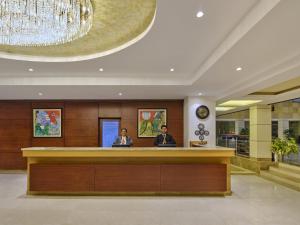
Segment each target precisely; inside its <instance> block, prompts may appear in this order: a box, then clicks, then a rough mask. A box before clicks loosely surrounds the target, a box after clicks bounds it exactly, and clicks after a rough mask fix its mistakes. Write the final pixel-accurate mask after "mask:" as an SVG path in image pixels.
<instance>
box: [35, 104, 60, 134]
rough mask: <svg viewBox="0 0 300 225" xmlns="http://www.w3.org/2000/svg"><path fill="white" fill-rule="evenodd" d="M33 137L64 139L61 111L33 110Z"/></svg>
mask: <svg viewBox="0 0 300 225" xmlns="http://www.w3.org/2000/svg"><path fill="white" fill-rule="evenodd" d="M33 137H45V138H51V137H62V126H61V109H33Z"/></svg>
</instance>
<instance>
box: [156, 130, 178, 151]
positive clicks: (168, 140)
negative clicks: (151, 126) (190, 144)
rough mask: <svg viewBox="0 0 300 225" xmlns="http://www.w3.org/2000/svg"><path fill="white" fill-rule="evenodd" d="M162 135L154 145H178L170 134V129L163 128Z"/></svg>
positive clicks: (157, 137) (158, 136)
mask: <svg viewBox="0 0 300 225" xmlns="http://www.w3.org/2000/svg"><path fill="white" fill-rule="evenodd" d="M160 129H161V134H159V135H157V136H156V138H155V141H154V145H155V146H158V145H162V144H176V142H175V140H174V138H173V137H172V135H170V134H168V127H167V126H166V125H162V126H161V128H160Z"/></svg>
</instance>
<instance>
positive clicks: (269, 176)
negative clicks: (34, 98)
mask: <svg viewBox="0 0 300 225" xmlns="http://www.w3.org/2000/svg"><path fill="white" fill-rule="evenodd" d="M260 176H261V177H262V178H265V179H267V180H270V181H273V182H275V183H278V184H281V185H283V186H286V187H288V188H291V189H294V190H296V191H300V183H298V182H294V181H291V180H289V179H286V178H283V177H278V176H276V175H274V174H272V173H270V172H269V171H260Z"/></svg>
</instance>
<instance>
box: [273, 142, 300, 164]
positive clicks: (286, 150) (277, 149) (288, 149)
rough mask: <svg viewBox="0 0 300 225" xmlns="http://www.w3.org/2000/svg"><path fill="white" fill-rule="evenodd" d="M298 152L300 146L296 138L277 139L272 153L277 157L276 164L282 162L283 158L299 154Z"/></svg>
mask: <svg viewBox="0 0 300 225" xmlns="http://www.w3.org/2000/svg"><path fill="white" fill-rule="evenodd" d="M298 151H299V149H298V145H297V143H296V141H295V139H294V138H286V137H285V138H275V139H273V141H272V152H273V153H274V155H275V162H278V161H281V162H282V160H283V156H285V155H288V154H290V153H297V152H298Z"/></svg>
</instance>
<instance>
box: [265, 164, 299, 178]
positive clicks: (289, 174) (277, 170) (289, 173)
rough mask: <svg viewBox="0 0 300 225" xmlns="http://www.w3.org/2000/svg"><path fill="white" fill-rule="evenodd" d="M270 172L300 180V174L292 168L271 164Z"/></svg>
mask: <svg viewBox="0 0 300 225" xmlns="http://www.w3.org/2000/svg"><path fill="white" fill-rule="evenodd" d="M269 172H270V173H272V174H274V175H276V176H279V177H283V178H286V179H289V180H292V181H295V182H300V174H299V173H295V172H294V171H292V170H288V169H282V168H281V167H275V166H270V168H269Z"/></svg>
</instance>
